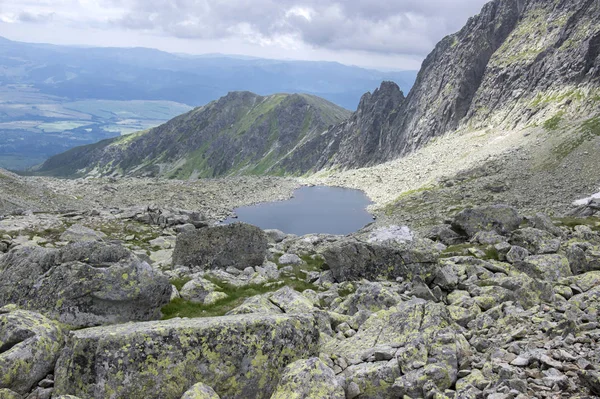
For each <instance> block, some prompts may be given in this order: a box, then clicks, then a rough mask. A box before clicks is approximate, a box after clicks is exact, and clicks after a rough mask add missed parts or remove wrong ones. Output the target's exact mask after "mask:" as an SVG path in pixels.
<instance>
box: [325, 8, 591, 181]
mask: <svg viewBox="0 0 600 399" xmlns="http://www.w3.org/2000/svg"><path fill="white" fill-rule="evenodd" d="M599 18H600V5H599V3H598V1H594V0H575V1H543V0H495V1H492V2H490V3H488V4H486V5H485V6H484V7H483V9H482V11H481V13H480V14H479V15H477V16H475V17H472V18H471V19H469V21H468V22H467V24H466V26H465V27H464V28H463V29H462V30H461V31H459V32H458V33H456V34H453V35H450V36H448V37H446V38H444V39H443V40H442V41H441V42H440V43H438V45H437V46H436V47H435V49H434V50H433V51H432V52H431V54H429V56H428V57H427V58H426V60H425V61H424V62H423V66H422V68H421V71H420V72H419V75H418V77H417V81H416V83H415V86H414V87H413V89H412V90H411V92H410V93H409V94H408V96H407V97H406V98H404V96H403V95H402V93H401V92H400V89H399V88H398V87H397V86H396V85H395V84H393V83H387V82H386V83H384V84H382V86H381V88H380V89H379V90H377V91H375V93H373V94H372V95H371V94H367V95H365V97H363V99H362V101H361V104H360V106H359V108H358V110H357V112H356V113H355V114H353V116H352V117H351V118H350V119H349V120H348V121H347V122H345V123H342V124H340V125H338V126H336V127H335V129H333V130H332V131H331V132H330V135H329V136H328V138H329V140H330V143H329V145H328V146H327V148H328V150H327V151H326V153H325V154H324V155H323V156H322V157H321V158H320V160H319V163H318V165H317V167H316V168H315V169H321V168H323V167H331V166H338V167H342V168H353V167H361V166H368V165H374V164H377V163H381V162H384V161H388V160H391V159H394V158H397V157H399V156H402V155H405V154H407V153H409V152H411V151H413V150H414V149H416V148H418V147H420V146H422V145H423V144H425V143H427V142H428V141H429V140H430V139H431V138H433V137H435V136H439V135H442V134H444V133H448V132H452V131H455V130H457V129H478V128H482V127H488V126H490V125H492V126H494V127H497V128H514V127H516V126H526V125H528V124H534V123H543V122H544V121H546V120H547V119H549V118H552V117H557V118H561V117H562V116H564V115H568V116H570V117H573V116H574V115H576V114H583V115H585V114H590V113H597V111H598V109H599V106H600V103H599V102H598V99H599V98H600V97H599V96H598V94H599V91H598V84H599V83H600V59H599V57H598V54H599V52H600V24H598V20H599Z"/></svg>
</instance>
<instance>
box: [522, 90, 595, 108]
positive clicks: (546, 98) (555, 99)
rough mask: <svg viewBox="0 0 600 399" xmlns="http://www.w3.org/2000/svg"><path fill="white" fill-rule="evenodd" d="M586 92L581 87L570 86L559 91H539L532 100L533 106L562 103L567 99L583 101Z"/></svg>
mask: <svg viewBox="0 0 600 399" xmlns="http://www.w3.org/2000/svg"><path fill="white" fill-rule="evenodd" d="M585 98H586V94H585V93H584V92H583V91H582V90H581V89H576V88H570V89H568V90H564V91H560V92H558V93H538V94H537V95H536V97H535V98H534V99H533V101H532V102H531V104H530V105H531V107H533V108H538V107H539V106H540V105H546V104H561V103H563V102H564V101H566V100H573V101H581V100H583V99H585Z"/></svg>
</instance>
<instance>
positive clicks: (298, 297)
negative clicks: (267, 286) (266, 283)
mask: <svg viewBox="0 0 600 399" xmlns="http://www.w3.org/2000/svg"><path fill="white" fill-rule="evenodd" d="M269 300H270V301H271V302H272V303H274V304H275V305H276V306H277V307H278V308H280V309H281V310H283V311H284V312H285V313H310V312H312V311H313V310H315V308H314V306H313V304H312V302H311V301H309V300H308V299H307V298H306V297H305V296H303V295H302V294H300V293H299V292H298V291H295V290H293V289H292V288H290V287H283V288H281V289H279V290H277V291H275V292H274V293H272V294H270V295H269Z"/></svg>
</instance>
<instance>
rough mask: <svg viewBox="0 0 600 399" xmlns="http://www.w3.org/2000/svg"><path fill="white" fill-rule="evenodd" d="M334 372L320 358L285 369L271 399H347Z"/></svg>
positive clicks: (300, 361) (295, 363)
mask: <svg viewBox="0 0 600 399" xmlns="http://www.w3.org/2000/svg"><path fill="white" fill-rule="evenodd" d="M345 398H346V394H345V393H344V388H343V387H342V386H341V385H340V384H339V382H338V380H337V379H336V377H335V373H334V372H333V370H332V369H331V368H330V367H328V366H327V365H326V364H325V363H323V361H322V360H321V359H319V358H318V357H313V358H310V359H308V360H298V361H295V362H294V363H292V364H290V365H289V366H287V367H286V368H285V370H284V371H283V374H282V376H281V379H280V380H279V385H278V386H277V389H276V390H275V393H274V394H273V396H271V399H345Z"/></svg>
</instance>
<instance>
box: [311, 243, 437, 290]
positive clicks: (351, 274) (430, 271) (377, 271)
mask: <svg viewBox="0 0 600 399" xmlns="http://www.w3.org/2000/svg"><path fill="white" fill-rule="evenodd" d="M439 254H440V253H439V251H438V250H437V249H435V246H434V244H433V242H432V241H430V240H414V241H410V242H396V241H387V242H385V243H368V242H364V241H359V240H357V239H354V238H348V239H344V240H340V241H338V242H336V243H333V244H331V245H328V246H327V247H325V249H324V250H323V252H322V256H323V258H324V259H325V263H326V264H327V265H328V266H329V267H330V268H331V271H332V272H333V276H334V278H335V279H336V281H338V282H341V281H355V280H360V279H363V278H364V279H367V280H371V281H376V280H381V279H386V280H396V279H398V278H400V279H406V280H411V279H413V278H414V277H416V276H419V277H421V278H422V279H423V280H425V281H431V280H432V279H433V278H434V274H435V271H436V270H437V267H438V258H439Z"/></svg>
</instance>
